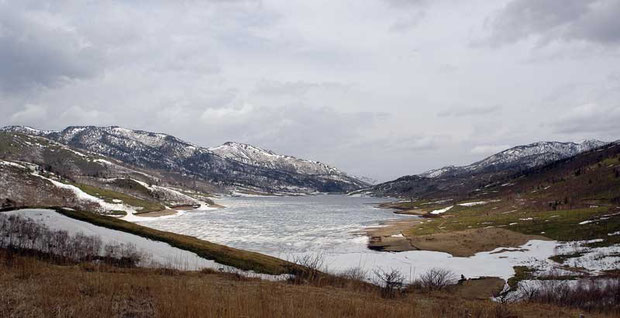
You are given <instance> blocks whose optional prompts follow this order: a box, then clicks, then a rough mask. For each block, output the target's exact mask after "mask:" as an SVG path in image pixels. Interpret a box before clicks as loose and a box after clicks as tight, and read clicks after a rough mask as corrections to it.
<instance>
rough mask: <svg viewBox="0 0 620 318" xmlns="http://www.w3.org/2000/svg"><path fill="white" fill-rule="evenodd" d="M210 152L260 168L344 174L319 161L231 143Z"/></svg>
mask: <svg viewBox="0 0 620 318" xmlns="http://www.w3.org/2000/svg"><path fill="white" fill-rule="evenodd" d="M209 151H211V152H213V153H215V154H218V155H219V156H220V157H222V158H227V159H232V160H236V161H239V162H243V163H246V164H250V165H254V166H259V167H265V168H271V169H278V170H283V171H290V172H296V173H302V174H307V175H342V174H344V173H343V172H341V171H339V170H338V169H336V168H334V167H330V166H328V165H326V164H324V163H321V162H318V161H310V160H305V159H298V158H295V157H291V156H286V155H279V154H276V153H274V152H273V151H271V150H266V149H262V148H258V147H255V146H252V145H248V144H243V143H237V142H230V141H229V142H226V143H224V144H223V145H221V146H218V147H212V148H209Z"/></svg>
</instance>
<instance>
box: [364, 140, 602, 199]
mask: <svg viewBox="0 0 620 318" xmlns="http://www.w3.org/2000/svg"><path fill="white" fill-rule="evenodd" d="M605 144H607V143H605V142H602V141H598V140H587V141H584V142H583V143H579V144H578V143H572V142H536V143H532V144H529V145H523V146H517V147H513V148H510V149H507V150H504V151H502V152H499V153H497V154H494V155H492V156H489V157H487V158H485V159H483V160H480V161H478V162H475V163H473V164H471V165H467V166H461V167H456V166H448V167H443V168H440V169H435V170H430V171H427V172H424V173H421V174H419V175H413V176H404V177H401V178H398V179H396V180H393V181H389V182H385V183H382V184H378V185H376V186H374V187H372V188H371V190H370V191H371V193H373V194H375V195H389V196H408V197H412V196H413V197H424V196H437V195H438V194H440V193H442V194H445V195H448V196H452V195H464V194H467V193H468V192H470V191H473V190H475V189H476V188H482V187H484V186H486V185H488V184H490V183H492V182H494V181H496V180H498V179H501V178H503V177H505V176H508V175H511V174H514V173H518V172H522V171H526V170H528V169H532V168H536V167H541V166H544V165H546V164H549V163H551V162H555V161H558V160H562V159H565V158H569V157H572V156H575V155H577V154H579V153H583V152H586V151H589V150H591V149H595V148H597V147H601V146H604V145H605Z"/></svg>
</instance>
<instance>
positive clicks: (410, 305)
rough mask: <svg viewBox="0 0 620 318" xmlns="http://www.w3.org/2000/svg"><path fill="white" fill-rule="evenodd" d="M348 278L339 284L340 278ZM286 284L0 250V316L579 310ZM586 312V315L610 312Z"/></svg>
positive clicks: (457, 294)
mask: <svg viewBox="0 0 620 318" xmlns="http://www.w3.org/2000/svg"><path fill="white" fill-rule="evenodd" d="M347 281H348V282H349V283H346V284H345V283H343V282H347ZM331 282H332V283H331V284H322V285H320V284H315V283H314V282H308V283H305V284H291V283H288V282H268V281H260V280H256V279H247V278H243V277H240V276H238V275H234V274H226V273H216V272H213V271H209V270H206V271H202V272H183V271H175V270H168V269H141V268H119V267H114V266H110V265H106V264H99V265H97V264H90V263H89V264H75V265H68V266H59V265H55V264H51V263H48V262H42V261H40V260H37V259H35V258H33V257H24V256H14V257H12V259H11V260H10V261H8V260H7V255H6V251H5V250H0V289H1V290H2V291H3V292H2V293H0V316H2V317H52V316H64V317H66V316H71V317H579V315H580V313H581V311H578V310H574V309H568V308H560V307H557V306H553V305H544V304H537V303H533V302H532V303H519V304H500V303H494V302H492V301H490V300H488V299H486V300H480V299H473V298H469V297H463V296H462V295H463V294H465V295H467V294H471V293H469V292H467V291H465V292H463V291H459V290H458V289H453V290H450V289H448V290H439V291H421V290H419V291H416V290H408V291H406V292H403V293H400V294H398V296H396V297H394V298H387V299H386V298H384V297H381V288H379V287H377V286H373V285H369V284H364V283H359V282H356V281H355V280H354V279H349V280H344V279H341V280H340V281H339V283H338V284H335V283H333V282H335V281H334V280H332V281H331ZM612 316H613V313H611V314H609V315H606V314H601V313H596V312H592V313H589V314H588V317H612Z"/></svg>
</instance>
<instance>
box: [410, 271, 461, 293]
mask: <svg viewBox="0 0 620 318" xmlns="http://www.w3.org/2000/svg"><path fill="white" fill-rule="evenodd" d="M455 283H456V275H455V274H454V273H453V272H451V271H449V270H447V269H443V268H433V269H430V270H429V271H428V272H426V273H424V274H422V275H421V276H420V279H419V283H418V284H419V285H420V287H421V288H423V289H426V290H429V291H432V290H442V289H445V288H446V287H448V286H450V285H453V284H455Z"/></svg>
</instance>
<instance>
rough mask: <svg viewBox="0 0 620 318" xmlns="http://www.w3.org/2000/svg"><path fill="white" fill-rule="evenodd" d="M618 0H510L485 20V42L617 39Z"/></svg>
mask: <svg viewBox="0 0 620 318" xmlns="http://www.w3.org/2000/svg"><path fill="white" fill-rule="evenodd" d="M618 16H620V2H618V1H616V0H563V1H556V0H512V1H510V2H509V3H508V4H507V5H506V6H505V7H504V8H502V9H501V10H500V11H498V12H497V13H496V14H495V15H493V16H492V17H491V18H490V20H489V21H488V25H487V26H488V27H489V28H490V29H491V35H490V37H489V39H488V43H490V44H492V45H503V44H507V43H513V42H516V41H519V40H522V39H526V38H535V39H537V41H538V43H539V44H547V43H550V42H554V41H567V42H570V41H585V42H590V43H596V44H601V45H617V44H619V43H620V32H618V30H620V19H618Z"/></svg>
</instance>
